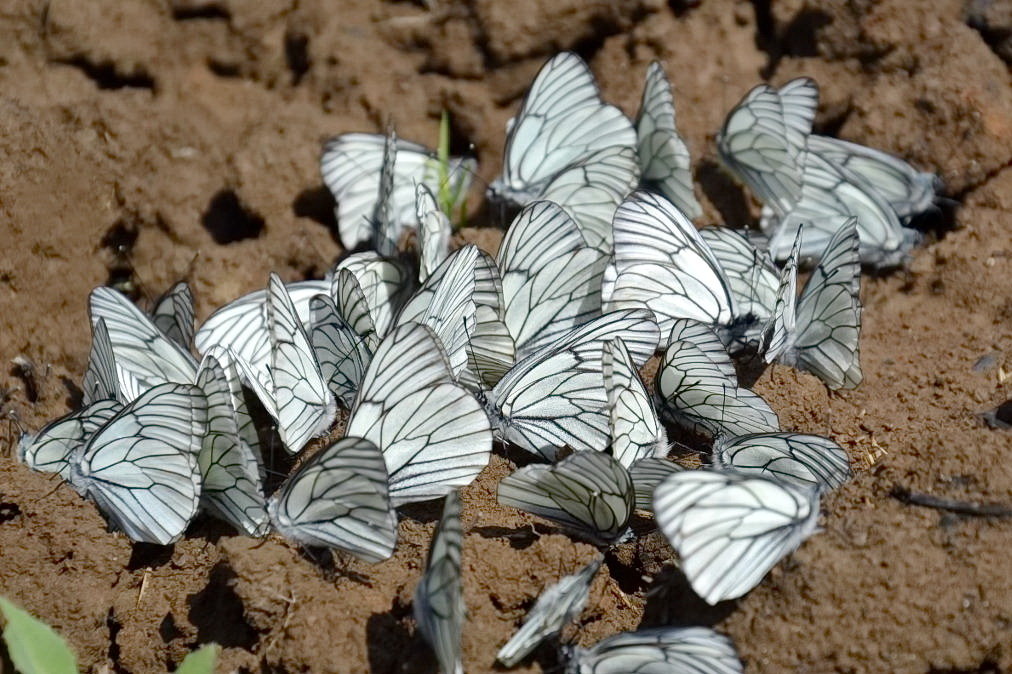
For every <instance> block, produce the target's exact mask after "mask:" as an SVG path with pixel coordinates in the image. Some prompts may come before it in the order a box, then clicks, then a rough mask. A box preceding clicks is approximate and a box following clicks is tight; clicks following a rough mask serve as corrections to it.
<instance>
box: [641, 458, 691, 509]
mask: <svg viewBox="0 0 1012 674" xmlns="http://www.w3.org/2000/svg"><path fill="white" fill-rule="evenodd" d="M683 470H685V467H684V466H681V465H679V464H677V463H675V462H674V461H671V460H669V459H665V458H662V457H659V456H648V457H646V458H643V459H639V460H638V461H636V462H635V463H633V465H632V466H630V467H629V477H631V478H632V481H633V491H635V492H636V509H637V510H646V511H650V512H652V511H653V509H654V489H656V488H657V485H659V484H660V483H661V482H664V480H666V479H667V478H668V476H669V475H671V474H672V473H680V472H682V471H683Z"/></svg>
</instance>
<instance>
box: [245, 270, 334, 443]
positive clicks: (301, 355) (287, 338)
mask: <svg viewBox="0 0 1012 674" xmlns="http://www.w3.org/2000/svg"><path fill="white" fill-rule="evenodd" d="M265 307H266V309H267V331H268V336H269V339H270V343H271V348H270V360H269V367H268V369H267V373H266V376H264V375H263V374H262V373H257V372H253V371H251V370H249V369H248V368H247V369H246V372H245V374H246V378H247V379H248V380H249V381H248V383H249V384H250V386H251V387H252V388H253V390H254V392H255V393H256V394H257V397H258V398H259V399H260V402H261V403H263V406H264V408H265V409H266V410H267V412H268V414H270V415H271V416H272V417H273V418H274V420H275V421H276V422H277V427H278V435H280V436H281V441H282V442H283V443H284V445H285V448H286V449H288V451H289V452H292V453H293V454H294V453H295V452H298V451H299V450H300V449H302V448H303V447H304V446H305V444H306V443H307V442H309V440H310V439H312V438H315V437H318V436H320V435H322V434H323V433H325V432H326V431H327V429H329V428H330V425H331V424H332V423H333V422H334V417H335V416H336V414H337V402H336V401H335V399H334V395H333V394H332V393H331V392H330V388H329V387H328V385H327V382H326V381H325V380H324V379H323V374H322V372H321V371H320V364H319V362H318V361H317V360H316V354H315V353H314V352H313V347H312V344H311V343H310V341H309V337H308V335H306V330H305V328H304V327H303V324H302V320H301V319H300V318H299V315H298V314H297V313H296V310H295V305H294V303H293V302H292V299H291V296H290V295H289V294H288V290H287V289H286V288H285V284H284V283H283V282H282V281H281V278H280V277H279V276H278V275H277V274H274V273H271V275H270V281H269V283H268V287H267V299H266V302H265ZM239 365H240V367H242V366H243V363H242V361H241V360H240V362H239Z"/></svg>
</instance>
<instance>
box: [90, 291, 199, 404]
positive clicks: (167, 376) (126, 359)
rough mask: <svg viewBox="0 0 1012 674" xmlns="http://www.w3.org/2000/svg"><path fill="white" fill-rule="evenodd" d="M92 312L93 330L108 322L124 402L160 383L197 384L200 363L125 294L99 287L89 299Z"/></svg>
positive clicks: (106, 324) (106, 325) (107, 326)
mask: <svg viewBox="0 0 1012 674" xmlns="http://www.w3.org/2000/svg"><path fill="white" fill-rule="evenodd" d="M89 313H90V314H91V323H92V329H93V330H94V329H95V326H96V325H97V324H98V321H99V319H102V320H104V321H105V327H106V328H107V330H108V334H109V343H110V344H111V346H112V351H113V356H114V362H115V367H116V374H117V379H118V380H119V390H120V396H121V398H122V400H123V401H124V402H127V401H130V400H134V399H135V398H137V396H139V395H140V394H141V393H142V392H143V391H145V390H147V389H149V388H151V387H152V386H156V385H158V384H164V383H167V382H172V383H176V384H190V383H192V382H193V379H194V377H195V376H196V374H197V362H196V360H195V359H194V358H193V356H192V355H191V354H190V352H189V351H187V350H185V349H183V348H182V347H181V346H179V345H178V344H177V343H176V342H174V341H172V340H171V339H169V338H168V337H166V336H165V334H164V333H163V332H162V331H161V330H160V329H158V327H157V326H156V325H155V324H154V322H152V320H151V318H149V317H148V316H147V314H145V313H144V312H143V311H141V310H140V309H138V308H137V307H136V306H134V304H133V303H132V302H131V301H130V300H129V299H128V298H127V297H126V296H125V295H123V294H122V293H120V292H118V291H116V290H113V289H112V288H106V287H99V288H95V289H94V290H92V291H91V295H90V297H89Z"/></svg>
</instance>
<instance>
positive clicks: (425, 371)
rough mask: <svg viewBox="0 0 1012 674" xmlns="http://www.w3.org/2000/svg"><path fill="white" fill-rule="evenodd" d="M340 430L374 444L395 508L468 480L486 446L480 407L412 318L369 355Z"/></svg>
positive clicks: (487, 431)
mask: <svg viewBox="0 0 1012 674" xmlns="http://www.w3.org/2000/svg"><path fill="white" fill-rule="evenodd" d="M346 433H347V435H350V436H355V437H361V438H365V439H367V440H369V441H370V442H372V443H374V444H375V445H376V446H377V447H379V448H380V451H381V452H382V453H383V459H384V461H385V462H386V466H387V473H388V475H389V482H390V500H391V502H392V503H393V504H394V505H395V506H396V505H399V504H402V503H409V502H413V501H424V500H428V499H432V498H438V497H440V496H443V495H445V494H446V493H448V492H449V491H451V490H452V489H454V488H456V487H462V486H465V485H467V484H469V483H470V482H471V481H472V480H474V478H475V477H476V476H477V475H478V473H479V472H481V470H482V469H483V468H484V467H485V466H486V465H487V464H488V460H489V456H490V454H491V450H492V431H491V428H490V427H489V420H488V417H487V416H486V414H485V412H484V410H482V407H481V405H480V404H479V403H478V402H477V401H476V400H475V399H474V397H473V396H472V395H471V394H470V393H469V392H468V391H467V389H465V388H464V387H462V386H461V385H459V384H457V383H456V382H455V381H454V380H453V376H452V374H451V370H450V363H449V361H448V360H447V357H446V354H445V352H444V350H443V347H442V346H441V345H440V342H439V339H438V338H437V337H436V335H435V334H434V333H433V332H432V330H431V329H430V328H428V327H426V326H424V325H420V324H418V323H411V322H408V323H404V324H401V325H398V326H397V327H396V328H394V330H393V331H392V332H391V333H390V334H389V335H387V336H386V338H384V340H383V341H382V342H381V343H380V345H379V348H378V349H377V350H376V353H375V354H373V358H372V361H371V362H370V363H369V368H368V369H367V370H366V373H365V377H364V378H363V380H362V384H361V386H360V387H359V390H358V394H357V397H356V398H355V402H354V404H353V405H352V408H351V414H350V416H349V418H348V427H347V431H346Z"/></svg>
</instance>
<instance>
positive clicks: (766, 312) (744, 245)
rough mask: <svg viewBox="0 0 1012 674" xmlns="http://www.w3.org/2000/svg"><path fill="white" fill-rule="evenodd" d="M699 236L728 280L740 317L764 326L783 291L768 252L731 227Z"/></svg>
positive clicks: (706, 229)
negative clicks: (780, 290) (778, 294)
mask: <svg viewBox="0 0 1012 674" xmlns="http://www.w3.org/2000/svg"><path fill="white" fill-rule="evenodd" d="M699 236H700V238H702V239H703V241H705V242H706V245H707V246H708V247H709V248H710V252H711V253H713V257H714V258H716V260H717V264H718V265H719V267H720V270H721V271H722V272H723V273H724V277H725V278H726V279H727V284H728V289H729V290H730V295H731V297H733V298H734V301H735V304H736V309H735V312H736V313H737V315H739V316H750V317H752V318H753V319H754V320H755V322H757V323H760V324H761V323H763V322H765V321H768V320H769V319H770V317H771V316H772V315H773V311H774V309H775V307H776V304H777V292H778V291H779V289H780V270H779V269H778V268H777V266H776V264H774V262H773V258H771V257H770V254H769V252H767V251H766V250H760V249H759V248H757V247H756V246H754V245H753V244H752V242H751V241H750V240H749V237H748V234H747V233H746V232H744V231H742V230H739V229H731V228H729V227H703V228H702V229H700V230H699Z"/></svg>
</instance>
